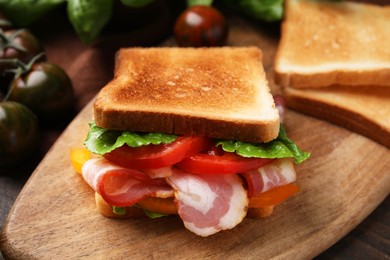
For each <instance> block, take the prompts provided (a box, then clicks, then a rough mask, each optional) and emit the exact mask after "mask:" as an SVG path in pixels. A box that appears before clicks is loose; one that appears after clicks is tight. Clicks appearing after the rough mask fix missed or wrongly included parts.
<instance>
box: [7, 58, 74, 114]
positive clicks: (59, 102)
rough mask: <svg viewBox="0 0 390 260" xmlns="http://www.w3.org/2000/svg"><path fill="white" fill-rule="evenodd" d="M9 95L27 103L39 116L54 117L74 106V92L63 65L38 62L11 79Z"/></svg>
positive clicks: (9, 97)
mask: <svg viewBox="0 0 390 260" xmlns="http://www.w3.org/2000/svg"><path fill="white" fill-rule="evenodd" d="M7 98H8V100H10V101H17V102H20V103H22V104H24V105H26V106H28V107H29V108H30V109H31V110H32V111H33V112H34V113H35V114H37V115H38V117H39V118H42V119H44V120H55V119H59V118H61V116H63V115H65V114H66V113H68V112H69V111H70V110H71V109H72V106H73V101H74V93H73V87H72V82H71V81H70V79H69V77H68V75H67V74H66V72H65V71H64V70H63V69H62V68H61V67H59V66H58V65H56V64H52V63H48V62H38V63H34V64H33V65H32V66H31V68H30V69H29V70H28V71H27V72H25V73H23V74H21V75H19V76H17V77H16V78H15V79H14V80H12V82H11V84H10V86H9V93H8V97H7Z"/></svg>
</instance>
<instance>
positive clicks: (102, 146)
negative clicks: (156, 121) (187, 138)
mask: <svg viewBox="0 0 390 260" xmlns="http://www.w3.org/2000/svg"><path fill="white" fill-rule="evenodd" d="M176 138H177V136H176V135H170V134H164V133H142V134H141V133H135V132H129V131H117V130H109V129H105V128H102V127H99V126H97V125H96V124H95V122H94V121H92V122H91V123H90V129H89V133H88V135H87V138H86V140H85V142H84V145H85V146H86V147H87V149H88V150H90V151H91V152H93V153H95V154H100V155H103V154H105V153H109V152H111V151H112V150H114V149H116V148H119V147H121V146H123V145H124V144H127V145H128V146H130V147H140V146H143V145H149V144H154V145H157V144H168V143H171V142H173V141H175V140H176Z"/></svg>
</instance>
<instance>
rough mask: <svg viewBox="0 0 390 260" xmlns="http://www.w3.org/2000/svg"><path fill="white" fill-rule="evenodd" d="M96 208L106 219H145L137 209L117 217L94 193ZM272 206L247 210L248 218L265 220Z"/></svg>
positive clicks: (126, 211) (128, 209) (109, 206)
mask: <svg viewBox="0 0 390 260" xmlns="http://www.w3.org/2000/svg"><path fill="white" fill-rule="evenodd" d="M95 202H96V208H97V210H98V212H99V213H100V214H102V215H103V216H105V217H108V218H144V217H146V215H145V213H144V212H143V210H142V208H139V207H125V212H124V214H123V215H118V214H115V213H114V212H113V207H112V206H111V205H110V204H108V203H107V202H106V201H105V200H104V199H103V198H102V196H100V195H99V194H98V193H97V192H95ZM273 209H274V206H268V207H263V208H249V209H248V213H247V217H248V218H265V217H268V216H270V215H271V214H272V212H273Z"/></svg>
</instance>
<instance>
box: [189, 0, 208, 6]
mask: <svg viewBox="0 0 390 260" xmlns="http://www.w3.org/2000/svg"><path fill="white" fill-rule="evenodd" d="M212 4H213V0H187V6H188V7H190V6H193V5H207V6H211V5H212Z"/></svg>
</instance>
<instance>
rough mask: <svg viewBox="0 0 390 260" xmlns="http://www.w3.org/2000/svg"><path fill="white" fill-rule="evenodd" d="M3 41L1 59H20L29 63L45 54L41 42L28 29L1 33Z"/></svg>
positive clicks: (0, 49)
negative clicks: (42, 53) (37, 56)
mask: <svg viewBox="0 0 390 260" xmlns="http://www.w3.org/2000/svg"><path fill="white" fill-rule="evenodd" d="M0 39H1V41H2V44H1V47H0V59H13V58H15V59H19V60H20V61H22V62H24V63H28V62H29V61H30V60H31V59H32V58H33V57H35V56H36V55H37V54H39V53H41V52H43V47H42V45H41V43H40V41H39V40H38V39H37V38H36V37H35V36H34V35H33V34H32V33H31V32H30V31H28V30H27V29H19V30H8V31H5V32H1V33H0Z"/></svg>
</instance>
